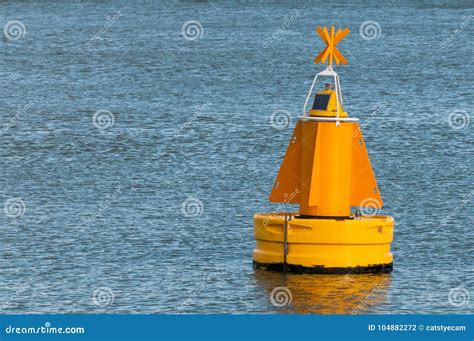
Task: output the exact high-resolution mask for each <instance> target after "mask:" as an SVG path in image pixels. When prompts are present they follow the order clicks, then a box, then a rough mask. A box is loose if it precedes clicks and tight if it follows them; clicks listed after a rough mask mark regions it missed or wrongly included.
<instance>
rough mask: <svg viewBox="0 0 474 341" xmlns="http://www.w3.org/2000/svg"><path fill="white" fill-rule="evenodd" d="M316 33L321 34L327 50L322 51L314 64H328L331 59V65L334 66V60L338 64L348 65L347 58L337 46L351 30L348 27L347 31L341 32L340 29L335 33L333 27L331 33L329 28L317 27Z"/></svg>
mask: <svg viewBox="0 0 474 341" xmlns="http://www.w3.org/2000/svg"><path fill="white" fill-rule="evenodd" d="M316 32H317V33H318V34H319V36H320V37H321V39H322V40H323V41H324V42H325V43H326V48H325V49H324V50H323V51H321V53H320V54H318V56H317V57H316V58H315V59H314V63H315V64H318V63H322V64H324V63H326V60H327V59H328V57H329V61H328V63H329V65H332V60H333V59H334V60H335V61H336V64H338V65H339V64H340V63H342V64H347V60H346V58H344V56H343V55H342V53H341V52H340V51H339V50H338V49H337V48H336V45H337V44H338V43H339V42H340V41H341V40H342V39H344V37H345V36H347V35H348V34H349V32H350V30H349V29H348V28H347V27H346V28H345V29H343V30H341V29H340V28H339V29H338V30H337V32H336V33H334V26H331V32H328V29H327V27H319V26H318V27H317V28H316Z"/></svg>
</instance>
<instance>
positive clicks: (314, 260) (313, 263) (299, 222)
mask: <svg viewBox="0 0 474 341" xmlns="http://www.w3.org/2000/svg"><path fill="white" fill-rule="evenodd" d="M285 216H286V219H285ZM285 220H286V221H287V222H286V223H285ZM393 227H394V220H393V218H392V217H389V216H370V217H369V216H365V217H350V218H349V219H336V218H328V219H321V218H320V217H318V219H310V218H300V217H298V213H291V214H290V213H271V214H260V213H259V214H255V215H254V237H255V240H256V247H255V249H254V251H253V262H254V266H255V267H256V268H260V269H268V270H277V271H284V270H287V271H289V272H295V273H320V274H347V273H379V272H390V271H392V269H393V255H392V253H391V251H390V244H391V243H392V241H393ZM285 230H286V231H285ZM285 252H286V254H285Z"/></svg>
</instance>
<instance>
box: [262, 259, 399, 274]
mask: <svg viewBox="0 0 474 341" xmlns="http://www.w3.org/2000/svg"><path fill="white" fill-rule="evenodd" d="M253 267H254V269H262V270H269V271H278V272H289V273H293V274H300V275H301V274H323V275H347V274H373V273H388V272H392V270H393V263H388V264H378V265H370V266H356V267H348V268H342V267H341V268H327V267H324V266H313V267H306V266H301V265H293V264H287V265H286V267H285V265H284V264H283V263H267V264H265V263H259V262H256V261H253Z"/></svg>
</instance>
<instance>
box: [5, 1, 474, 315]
mask: <svg viewBox="0 0 474 341" xmlns="http://www.w3.org/2000/svg"><path fill="white" fill-rule="evenodd" d="M472 15H474V4H473V3H472V2H469V1H414V2H408V1H395V2H394V1H387V2H382V3H380V2H369V3H367V2H364V3H363V2H359V1H353V2H351V3H346V2H342V1H341V2H333V3H331V5H329V4H328V3H327V2H320V3H314V2H296V3H292V4H288V3H286V2H283V1H281V2H280V1H272V2H269V3H263V2H262V3H261V2H258V3H248V2H241V3H233V2H227V1H226V2H214V1H209V2H207V1H204V2H180V1H176V2H165V3H157V2H152V1H136V2H129V1H114V2H98V3H93V2H86V1H76V2H67V3H57V2H52V1H51V2H49V1H29V2H19V3H16V2H7V3H2V5H1V11H0V26H4V25H6V24H7V23H8V22H9V21H11V20H19V21H21V23H22V24H23V25H24V28H25V30H26V34H24V36H21V35H20V37H19V38H18V39H16V37H10V39H9V38H8V37H6V36H5V34H3V36H2V37H1V39H0V94H1V95H0V124H1V125H2V126H3V129H2V131H1V134H0V146H1V147H0V170H1V176H0V204H1V205H0V209H1V210H0V227H1V237H0V271H1V272H0V273H1V275H0V308H1V309H2V311H1V313H65V312H76V313H99V312H105V313H176V312H182V313H249V312H252V313H271V312H312V313H353V312H356V313H472V312H473V308H474V303H473V302H474V298H473V297H472V296H473V295H474V291H473V290H474V268H473V263H474V262H473V261H474V256H473V253H472V250H473V246H474V238H473V229H472V226H473V210H472V193H473V189H474V188H473V185H472V169H473V166H474V162H473V148H472V142H473V133H472V126H473V123H472V122H470V124H469V122H467V119H468V118H472V107H473V103H474V91H473V77H472V70H473V68H474V64H473V60H472V54H473V44H472V38H473V32H474V17H472V18H471V17H470V16H472ZM190 20H196V21H199V22H200V24H201V25H202V29H203V30H202V31H201V33H202V35H201V36H199V32H198V35H197V37H194V36H191V37H190V36H187V37H188V39H185V38H184V37H183V35H182V32H181V30H182V26H183V24H184V23H185V22H187V21H190ZM369 20H371V21H376V22H377V24H378V25H379V26H380V30H379V31H378V32H376V38H375V39H371V40H367V39H364V38H363V37H362V35H361V34H360V33H359V28H360V26H361V25H362V24H363V23H364V22H366V21H369ZM463 23H465V25H463ZM330 24H335V25H336V26H346V25H347V26H348V27H349V28H350V29H351V31H352V32H351V34H350V35H349V36H348V37H347V38H346V39H345V40H344V41H343V42H342V43H340V44H339V48H340V50H341V51H342V52H343V54H345V56H346V57H347V59H348V66H347V67H338V68H337V71H338V73H339V75H340V77H341V82H342V89H343V95H344V104H345V109H346V110H347V111H348V112H349V114H350V115H351V116H355V117H359V118H360V119H361V122H362V123H363V124H365V126H363V133H364V136H365V141H366V144H367V147H368V149H369V154H370V157H371V161H372V165H373V167H374V170H375V174H376V177H377V180H378V184H379V187H380V191H381V193H382V196H383V199H384V202H385V206H384V208H383V211H382V213H383V214H388V215H393V216H394V217H395V219H396V228H395V241H394V243H393V253H394V271H393V273H392V274H390V275H371V276H366V275H360V276H357V275H346V276H310V275H283V274H278V273H270V272H263V271H255V270H253V269H252V249H253V247H254V240H253V235H252V230H253V227H252V216H253V214H254V213H256V212H270V211H273V210H275V207H274V206H273V205H270V204H269V203H268V201H267V198H268V194H269V191H270V189H271V186H272V184H273V180H274V177H275V175H276V172H277V170H278V168H279V165H280V162H281V160H282V158H283V155H284V152H285V150H286V146H287V143H288V140H289V138H290V137H291V134H292V128H293V127H294V125H295V123H296V121H297V117H298V116H300V114H301V111H302V106H303V103H304V99H305V95H306V92H307V90H308V88H309V85H310V83H311V80H312V77H313V76H314V74H315V73H316V72H318V71H320V70H321V69H322V66H321V65H314V64H313V63H312V60H313V58H314V56H315V55H316V54H317V53H318V52H319V50H320V49H321V48H322V47H323V44H322V42H321V41H320V39H319V38H318V37H317V36H316V33H315V32H314V28H315V27H316V26H318V25H330ZM461 25H462V29H459V27H460V26H461ZM21 29H22V28H21V27H20V31H21ZM457 29H458V31H456V30H457ZM455 31H456V32H457V33H455V34H454V33H453V32H455ZM277 32H278V33H277ZM20 33H21V32H20ZM23 33H25V32H23ZM274 34H275V37H276V38H274V36H273V35H274ZM452 34H453V35H454V38H452V39H451V38H449V37H450V35H452ZM0 35H1V33H0ZM11 38H13V39H11ZM193 38H196V39H195V40H190V39H193ZM448 38H449V39H448ZM15 39H16V40H15ZM448 40H449V41H448ZM443 44H444V45H445V46H444V47H442V45H443ZM98 110H108V111H109V112H111V113H112V114H109V113H107V112H105V119H109V121H107V120H105V121H102V120H100V121H97V120H96V121H95V123H96V124H95V125H94V120H93V117H94V113H96V112H97V111H98ZM276 110H284V111H286V112H288V113H290V115H291V124H290V125H289V127H288V128H286V129H281V130H278V129H275V128H274V127H272V125H271V122H270V117H271V114H272V112H274V111H276ZM101 113H102V114H104V112H99V114H101ZM450 113H451V114H450ZM453 113H454V114H453ZM99 114H98V115H99ZM453 115H454V116H453ZM103 117H104V116H102V118H103ZM453 117H456V118H457V119H456V120H455V121H454V124H453V120H452V118H453ZM459 118H460V120H459ZM111 119H113V125H111V123H112V122H111ZM450 123H451V124H450ZM104 127H105V129H102V128H104ZM183 203H185V204H184V205H185V207H184V210H183ZM187 203H191V205H190V206H186V204H187ZM280 209H281V208H280ZM283 209H284V210H289V209H295V207H286V208H283ZM443 219H444V220H443ZM275 287H286V288H287V289H288V290H290V292H291V294H292V300H291V303H290V304H289V305H286V306H284V307H281V308H280V307H277V306H275V305H273V304H272V302H271V300H270V293H271V291H272V290H273V289H274V288H275ZM453 290H454V291H453ZM450 293H451V295H450ZM469 294H470V296H471V297H470V299H469ZM449 297H451V300H450V299H449Z"/></svg>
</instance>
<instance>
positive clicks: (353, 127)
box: [253, 27, 394, 273]
mask: <svg viewBox="0 0 474 341" xmlns="http://www.w3.org/2000/svg"><path fill="white" fill-rule="evenodd" d="M316 31H317V32H318V33H319V35H320V36H321V38H322V39H323V41H324V42H325V43H326V48H325V49H324V50H323V51H322V52H321V53H320V54H319V55H318V56H317V57H316V59H315V63H319V62H322V63H325V62H326V60H327V61H328V66H327V68H326V69H325V70H324V71H322V72H320V73H318V74H317V75H316V76H315V78H314V80H313V83H312V85H311V88H310V90H309V93H308V96H307V98H306V102H305V105H304V109H303V116H302V117H301V118H300V119H299V121H298V123H297V124H296V127H295V130H294V132H293V136H292V138H291V140H290V143H289V146H288V149H287V151H286V155H285V157H284V160H283V163H282V164H281V166H280V171H279V172H278V175H277V177H276V179H275V183H274V186H273V189H272V192H271V194H270V201H271V202H280V203H286V204H299V207H300V209H299V212H293V213H271V214H256V215H255V216H254V236H255V239H256V248H255V250H254V252H253V260H254V265H255V266H256V267H257V268H267V269H275V270H284V271H286V270H289V271H301V272H313V273H351V272H364V273H365V272H389V271H391V270H392V267H393V265H392V264H393V256H392V253H391V252H390V244H391V242H392V240H393V227H394V220H393V218H392V217H388V216H380V215H376V214H374V211H375V212H376V211H377V210H378V209H380V208H381V207H382V204H383V203H382V198H381V196H380V192H379V189H378V186H377V181H376V179H375V176H374V173H373V170H372V166H371V164H370V160H369V156H368V153H367V149H366V146H365V143H364V139H363V137H362V133H361V130H360V127H359V123H358V119H357V118H352V117H348V114H347V112H345V111H344V109H343V103H342V94H341V86H340V82H339V76H338V75H337V73H336V72H334V70H333V68H332V63H333V60H334V61H336V63H337V64H339V63H343V64H346V63H347V61H346V59H345V58H344V56H343V55H342V54H341V52H339V50H338V49H337V48H336V45H337V44H338V43H339V42H340V41H341V40H342V39H343V38H344V37H345V36H346V35H347V34H348V33H349V29H347V28H346V29H344V30H341V29H339V30H338V31H337V32H335V30H334V27H331V29H330V32H329V31H328V29H327V28H326V27H324V28H320V27H318V28H317V29H316ZM320 77H331V78H332V80H333V83H327V84H326V85H325V87H324V89H322V90H320V91H317V92H316V94H315V95H314V102H313V105H312V107H311V108H309V109H307V107H308V102H309V99H310V98H311V96H312V94H313V89H314V87H315V84H316V82H317V80H318V78H320ZM351 206H352V207H361V211H362V213H364V214H351Z"/></svg>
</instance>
